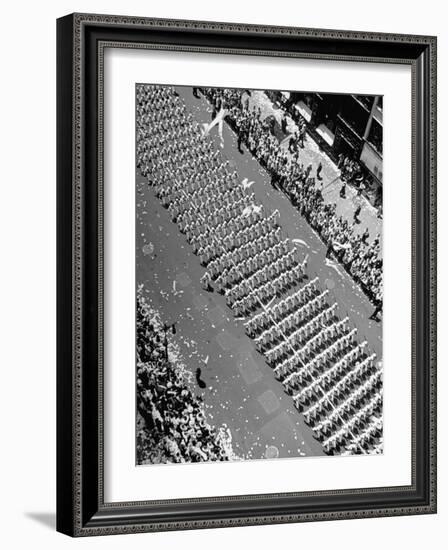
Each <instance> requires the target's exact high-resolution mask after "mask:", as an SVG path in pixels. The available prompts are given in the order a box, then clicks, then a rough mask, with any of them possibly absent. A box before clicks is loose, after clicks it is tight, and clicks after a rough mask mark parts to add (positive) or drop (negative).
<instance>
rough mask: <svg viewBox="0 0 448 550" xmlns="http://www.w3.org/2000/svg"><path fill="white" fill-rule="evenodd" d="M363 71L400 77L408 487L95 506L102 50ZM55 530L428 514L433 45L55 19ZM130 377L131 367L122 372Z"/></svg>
mask: <svg viewBox="0 0 448 550" xmlns="http://www.w3.org/2000/svg"><path fill="white" fill-rule="evenodd" d="M110 45H113V46H114V47H120V48H126V49H139V48H149V49H151V48H152V49H158V50H167V51H187V52H211V53H215V54H220V55H226V54H229V53H231V54H245V55H254V56H268V57H272V58H278V57H286V58H288V57H290V58H306V59H311V60H313V59H319V60H322V59H323V60H340V61H357V62H362V63H380V64H381V63H384V64H390V63H399V64H405V65H409V66H410V67H411V71H412V113H410V115H411V116H412V236H411V237H412V273H410V274H409V276H410V277H412V365H411V370H412V483H411V485H409V486H388V487H380V488H363V489H344V490H327V491H313V492H299V493H296V492H295V493H292V492H291V493H273V494H261V495H258V494H257V495H255V494H252V495H236V496H232V497H227V496H220V495H216V497H213V498H209V497H207V498H189V499H176V500H165V501H160V500H159V501H157V500H152V499H151V494H150V491H149V492H148V498H147V500H146V501H137V502H119V503H116V502H114V503H110V502H105V499H104V479H103V474H104V471H103V461H104V447H103V403H104V377H103V373H104V370H103V369H104V364H103V347H104V341H103V337H104V334H103V323H104V319H103V307H104V293H103V277H104V273H103V244H104V241H103V239H104V234H103V231H104V220H103V215H104V211H103V201H104V194H103V193H104V188H103V151H104V142H103V132H104V126H103V120H104V119H103V115H104V112H103V105H104V101H103V100H104V95H103V94H104V87H103V84H104V51H105V48H107V47H109V46H110ZM57 231H58V242H57V254H58V261H57V270H58V273H57V293H58V306H57V315H58V322H57V327H58V335H57V340H58V349H57V362H58V365H57V392H58V395H57V437H58V442H57V530H58V531H60V532H62V533H65V534H67V535H70V536H91V535H107V534H119V533H138V532H150V531H162V530H175V529H201V528H211V527H226V526H243V525H263V524H269V523H287V522H304V521H321V520H333V519H350V518H368V517H381V516H392V515H405V514H428V513H435V512H436V300H437V298H436V38H435V37H431V36H410V35H400V34H378V33H367V32H365V33H364V32H352V31H339V30H321V29H303V28H290V27H270V26H267V27H261V26H255V25H240V24H231V23H212V22H200V21H177V20H161V19H147V18H138V17H124V16H109V15H92V14H72V15H68V16H66V17H63V18H61V19H58V21H57ZM130 368H132V366H130Z"/></svg>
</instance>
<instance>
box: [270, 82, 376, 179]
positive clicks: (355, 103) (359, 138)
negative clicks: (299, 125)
mask: <svg viewBox="0 0 448 550" xmlns="http://www.w3.org/2000/svg"><path fill="white" fill-rule="evenodd" d="M281 97H282V102H283V103H284V105H285V106H286V107H287V109H288V110H289V111H290V112H291V114H292V115H295V116H298V115H301V116H303V117H304V118H305V120H306V121H307V123H308V131H309V132H310V133H311V134H312V135H313V137H314V138H315V139H316V141H317V142H318V143H319V145H320V146H321V147H322V148H323V149H324V150H325V151H326V152H327V153H328V154H329V155H330V156H331V157H332V158H333V159H334V160H337V159H338V157H339V155H340V154H341V153H342V154H343V155H344V156H348V157H350V158H352V159H354V160H356V161H358V162H359V163H360V164H361V166H362V167H363V168H364V169H365V171H366V174H367V175H368V176H369V179H371V183H372V184H374V185H382V180H383V98H382V96H361V95H349V94H322V93H307V92H305V93H297V92H291V93H289V92H283V93H282V94H281Z"/></svg>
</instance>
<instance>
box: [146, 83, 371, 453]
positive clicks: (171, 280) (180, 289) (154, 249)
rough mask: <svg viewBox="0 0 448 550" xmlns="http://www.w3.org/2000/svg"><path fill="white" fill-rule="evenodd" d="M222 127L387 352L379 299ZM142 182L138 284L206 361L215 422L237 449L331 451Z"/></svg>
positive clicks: (314, 260)
mask: <svg viewBox="0 0 448 550" xmlns="http://www.w3.org/2000/svg"><path fill="white" fill-rule="evenodd" d="M177 92H178V93H179V95H180V96H181V97H182V98H183V99H184V101H185V103H186V105H187V109H188V110H189V111H190V112H191V113H192V114H193V116H194V118H195V119H196V120H197V121H198V122H200V123H203V122H209V121H210V119H211V108H210V106H209V104H208V103H207V101H206V100H205V99H204V98H203V97H201V98H199V99H198V98H196V97H194V96H193V95H192V90H191V88H187V87H185V88H181V87H179V88H177ZM271 107H272V105H271ZM266 109H268V107H266ZM223 137H224V148H223V149H221V145H220V143H221V142H220V140H219V138H218V133H217V129H216V128H215V129H214V130H212V132H211V138H212V139H213V140H214V141H215V145H216V148H218V149H220V150H221V152H222V155H223V157H224V158H227V159H228V160H229V161H230V162H231V163H232V164H233V166H234V167H235V169H236V170H237V172H238V175H239V178H240V180H242V179H243V178H248V180H249V181H253V182H254V183H253V184H252V186H251V187H250V189H249V191H250V192H254V193H255V196H256V201H257V202H258V203H262V204H263V205H264V207H265V210H266V211H267V212H269V211H273V210H275V209H277V210H278V211H279V213H280V221H279V223H280V225H281V227H282V229H283V233H284V236H285V237H289V238H290V240H291V241H292V242H293V243H294V244H295V245H296V247H297V248H298V250H299V251H300V253H301V254H302V255H303V257H305V256H306V255H309V258H308V276H309V277H310V278H313V277H315V276H318V277H319V279H320V281H321V285H322V286H324V287H326V288H328V289H329V291H330V294H331V300H332V301H336V302H337V303H338V305H339V308H338V309H339V311H338V315H339V317H341V318H343V317H345V316H346V315H347V316H348V317H349V319H350V323H351V325H352V326H353V327H356V328H357V329H358V336H357V337H358V340H359V341H362V340H364V339H366V340H367V341H368V343H369V349H371V350H372V351H374V352H375V353H376V354H377V356H378V357H379V358H381V357H382V334H381V328H382V327H381V323H376V322H374V321H371V320H369V316H370V314H371V313H372V305H371V304H370V303H369V301H368V299H367V298H366V297H365V295H364V294H363V292H362V291H361V290H360V288H359V287H358V286H357V285H356V284H354V283H353V281H352V280H351V278H350V277H349V275H348V274H347V273H346V272H345V270H344V269H343V267H342V266H340V265H338V264H337V263H336V262H328V261H327V260H326V258H325V253H326V248H325V247H324V245H323V243H322V241H321V240H320V238H319V237H318V235H317V234H316V233H315V232H314V230H312V229H311V228H310V226H309V225H308V223H307V222H306V220H305V219H303V218H302V217H301V216H300V214H299V213H298V211H297V210H296V208H294V207H293V206H292V205H291V203H290V201H289V200H288V198H287V197H286V196H285V195H284V194H283V193H282V192H281V191H278V190H276V189H274V188H273V187H272V185H271V182H270V176H269V175H268V174H267V173H266V171H265V170H264V169H263V168H262V167H261V166H260V165H259V163H258V162H257V161H256V160H255V159H254V158H253V157H252V155H251V154H250V152H248V151H247V150H246V149H245V148H244V147H243V149H244V151H245V152H244V153H243V154H242V153H240V152H239V151H238V148H237V140H236V136H235V134H234V133H233V131H232V130H231V129H230V128H229V127H228V126H227V125H226V124H224V132H223ZM311 141H312V140H311V139H310V138H308V139H307V140H306V143H305V148H304V149H303V150H301V155H303V157H302V159H303V162H304V163H305V164H307V162H313V163H315V162H316V160H315V159H316V155H317V154H320V152H319V150H318V148H317V145H316V144H315V143H314V142H311ZM305 158H309V159H310V160H309V161H306V160H304V159H305ZM324 160H325V159H324ZM322 164H323V171H322V175H323V177H324V184H323V186H324V188H325V186H326V185H328V187H327V188H326V192H324V195H325V196H330V193H335V194H336V195H338V191H337V184H336V183H335V184H334V189H333V188H332V186H331V185H329V184H328V182H330V181H333V180H334V178H336V177H337V174H338V171H337V169H336V168H335V167H334V164H333V163H331V161H329V159H328V157H327V158H326V160H325V163H324V162H322ZM136 183H137V187H136V191H137V206H138V209H137V212H139V213H140V214H139V217H138V219H137V225H136V262H137V265H136V269H137V284H140V283H143V284H144V287H145V296H146V298H147V299H148V301H150V303H151V304H152V306H153V307H154V308H155V309H157V310H158V311H159V312H160V315H161V318H162V320H164V321H165V322H167V323H173V322H176V329H177V330H176V334H175V335H172V336H171V335H170V338H173V339H174V340H175V341H176V343H177V344H178V346H179V349H180V351H181V354H182V359H183V361H184V363H185V365H186V366H187V368H188V369H189V370H190V371H191V372H193V373H194V372H195V371H196V369H197V368H198V367H200V368H201V370H202V379H203V380H204V381H205V382H206V388H204V389H203V390H202V389H200V388H199V387H197V388H196V391H197V392H198V394H201V395H202V396H203V399H204V403H205V406H206V412H207V415H208V420H209V422H210V423H211V424H213V425H215V426H216V427H219V426H221V425H223V424H226V425H227V426H228V427H229V429H230V431H231V434H232V438H233V447H234V451H235V453H236V454H237V455H238V456H240V457H242V458H262V457H267V458H269V457H276V456H279V457H296V456H317V455H323V451H322V449H321V446H320V443H319V442H318V441H316V440H315V439H314V437H313V435H312V431H311V430H310V428H308V427H307V426H306V424H305V423H304V421H303V418H302V415H301V414H299V413H298V412H297V410H296V409H295V407H294V404H293V400H292V398H291V397H290V396H288V395H287V394H286V393H284V391H283V386H282V384H281V383H280V382H278V381H277V380H276V379H275V378H274V375H273V373H272V370H271V369H270V367H269V366H268V365H267V364H266V363H265V361H264V358H263V357H262V355H261V354H259V353H258V352H257V351H256V349H255V347H254V344H253V342H252V340H251V339H249V338H248V337H247V336H246V335H245V333H244V327H243V321H241V320H235V319H234V317H233V314H232V312H231V310H230V309H229V308H228V307H227V306H226V303H225V300H224V297H223V296H221V295H219V294H217V293H216V292H207V291H204V290H203V289H202V287H201V284H200V278H201V277H202V275H203V274H204V272H205V269H204V268H203V267H202V266H201V265H200V263H199V260H198V258H197V256H195V255H194V254H193V252H192V250H191V247H190V245H189V244H188V243H187V242H186V239H185V236H184V235H183V234H181V233H180V232H179V230H178V227H177V225H176V224H175V223H173V222H172V221H171V219H170V216H169V213H168V212H167V211H166V210H165V209H164V208H163V207H162V206H161V204H160V202H159V200H158V199H157V198H156V197H155V196H154V193H153V190H152V188H150V187H149V186H148V185H147V184H146V182H145V179H144V178H143V177H142V176H141V175H140V174H137V182H136ZM347 196H349V189H348V188H347ZM333 199H334V197H333ZM333 199H332V200H333ZM329 200H330V199H329ZM360 200H365V199H363V198H361V199H360ZM339 202H340V201H338V209H339V207H340V208H341V209H344V208H345V210H344V211H345V212H346V215H347V216H349V215H350V208H351V207H350V206H347V205H350V204H353V201H352V199H350V198H349V199H348V200H345V201H344V204H341V205H340V204H339ZM366 202H367V201H366ZM368 212H369V210H368V208H367V207H366V208H363V210H362V214H361V216H360V218H361V220H362V223H363V224H364V223H370V222H372V223H373V215H372V216H371V217H369V214H368ZM377 229H378V224H377ZM370 234H371V237H374V236H375V234H376V233H373V230H371V232H370Z"/></svg>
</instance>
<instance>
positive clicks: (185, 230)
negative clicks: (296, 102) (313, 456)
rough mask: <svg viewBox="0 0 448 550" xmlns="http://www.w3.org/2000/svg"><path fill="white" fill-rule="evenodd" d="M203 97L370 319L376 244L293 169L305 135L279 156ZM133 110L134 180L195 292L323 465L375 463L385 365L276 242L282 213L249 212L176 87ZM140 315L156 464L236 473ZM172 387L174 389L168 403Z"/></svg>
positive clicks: (255, 131) (238, 102)
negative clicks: (254, 356) (195, 270)
mask: <svg viewBox="0 0 448 550" xmlns="http://www.w3.org/2000/svg"><path fill="white" fill-rule="evenodd" d="M194 93H195V95H196V94H197V90H196V89H194ZM202 93H203V94H204V95H205V96H206V97H207V99H208V101H209V102H211V105H212V107H213V113H212V122H213V121H214V120H218V123H219V124H222V121H224V123H226V122H227V123H230V124H231V125H232V127H233V129H234V130H235V131H236V132H237V135H238V148H240V147H241V145H242V144H245V145H246V146H247V148H248V149H249V150H250V151H251V152H252V154H253V155H254V156H255V157H256V158H257V159H258V161H259V162H260V164H261V165H262V166H263V167H264V168H265V169H266V170H267V171H268V172H269V173H270V174H271V177H272V184H273V185H274V186H276V187H277V188H278V189H281V190H282V191H284V193H285V194H286V195H287V196H288V197H289V199H290V200H291V202H292V203H293V204H294V205H295V206H296V208H297V209H298V210H299V212H300V214H301V215H302V216H303V217H304V218H305V219H306V220H307V222H308V223H309V224H310V226H311V227H313V228H314V229H315V230H316V231H317V233H318V234H319V236H320V238H321V239H322V240H323V241H324V242H325V243H326V245H327V246H328V257H331V258H333V259H334V260H336V261H338V262H340V263H341V264H342V265H343V266H344V267H345V269H346V271H347V273H349V274H350V276H351V277H353V279H354V280H355V281H356V282H357V283H358V284H359V285H360V286H361V288H362V289H363V291H364V292H365V293H366V294H367V295H368V297H369V299H370V300H371V302H372V304H373V308H374V315H373V317H374V318H377V315H378V314H379V312H380V311H381V309H382V259H381V252H380V241H379V238H378V237H373V238H369V237H370V236H369V235H362V236H358V235H355V234H354V232H353V229H352V228H351V227H350V225H349V224H348V223H347V221H346V220H343V219H342V218H340V217H338V216H337V215H336V214H335V209H334V207H332V205H328V204H325V203H324V201H323V200H322V195H321V192H320V189H319V185H317V184H316V183H317V182H316V178H318V177H319V175H320V171H319V168H318V167H310V166H305V167H304V166H302V165H301V163H300V152H299V150H300V142H301V140H302V141H303V135H302V134H301V132H302V131H303V132H304V131H305V130H304V125H303V126H302V127H301V130H300V132H299V133H298V134H297V135H295V136H293V138H292V139H291V143H292V145H291V144H290V147H289V150H288V153H289V154H286V153H285V151H284V149H281V148H280V147H279V142H278V139H277V138H276V137H275V136H274V135H273V134H272V132H271V129H270V127H269V124H268V123H266V122H265V121H263V120H262V119H261V116H260V112H259V111H257V109H255V108H252V109H251V108H250V107H249V102H248V101H247V100H245V97H244V94H243V91H241V90H227V89H226V90H217V89H203V90H202ZM136 97H137V128H136V131H137V155H136V157H137V169H138V170H139V171H140V173H141V174H142V175H143V176H145V178H146V179H147V182H148V185H149V186H151V188H152V190H153V193H154V197H155V199H154V200H159V201H160V202H161V204H162V205H163V206H164V207H165V208H166V209H167V211H168V212H169V215H170V217H171V220H172V222H173V223H174V224H176V225H177V228H178V230H179V231H180V233H181V234H182V235H183V237H182V238H184V239H186V241H187V242H188V243H189V246H191V249H192V251H193V252H194V254H195V255H196V256H197V261H198V262H200V264H201V265H202V266H203V268H204V271H203V276H202V279H201V285H202V287H203V289H205V290H213V291H215V292H218V293H221V294H223V295H224V297H225V301H226V304H227V306H228V308H229V311H231V312H232V313H233V316H234V319H235V320H238V321H241V322H242V323H243V326H244V330H245V333H246V334H247V336H248V337H249V338H250V339H251V340H252V342H253V344H254V346H255V348H256V349H257V350H258V352H259V353H260V354H262V356H263V357H264V359H265V361H266V363H267V364H268V365H269V367H270V368H271V369H272V377H273V380H274V381H275V383H276V384H281V385H282V387H283V389H284V392H286V394H288V395H290V396H291V398H292V400H293V403H294V406H295V408H296V410H297V415H302V417H303V419H304V421H305V423H306V424H307V425H308V426H309V428H310V429H311V430H312V432H313V435H314V438H315V439H316V440H317V441H319V442H320V444H321V446H322V449H323V451H324V453H326V454H328V455H336V454H337V455H340V454H347V455H349V454H376V453H381V452H382V445H383V426H382V410H383V402H382V392H383V387H382V384H383V376H382V363H381V361H380V360H379V359H378V358H377V356H376V354H375V353H374V352H373V351H372V350H371V349H370V348H369V343H368V341H367V340H366V339H365V338H362V337H360V335H359V334H358V328H357V327H356V326H355V325H354V324H353V322H352V320H351V319H350V318H349V316H346V315H344V316H343V315H341V313H340V308H339V306H338V303H337V302H336V300H335V297H334V296H333V295H332V292H331V290H329V289H328V288H325V286H324V285H323V283H321V281H320V279H319V277H312V278H311V277H310V275H309V273H308V269H307V264H308V261H309V256H308V253H304V252H303V251H302V250H301V249H298V248H297V247H295V245H294V243H293V242H292V241H291V240H290V239H289V238H288V237H287V236H286V235H285V233H284V230H283V228H282V220H281V217H280V215H279V212H278V211H277V210H273V211H269V210H268V208H266V207H265V206H264V205H263V204H261V203H259V202H257V199H256V195H255V194H254V193H253V192H252V191H251V187H250V184H249V183H248V182H247V181H245V180H244V179H243V178H242V176H241V174H238V173H237V170H236V169H235V168H234V167H233V166H232V165H231V164H230V163H229V162H228V161H227V160H224V158H223V156H222V153H221V151H220V148H219V147H216V145H215V143H214V142H213V140H212V139H210V137H209V132H210V127H211V126H212V124H209V125H201V124H199V123H198V122H197V121H195V120H194V118H193V117H192V115H191V113H190V112H188V110H187V108H186V105H185V103H184V101H183V100H182V98H181V97H180V96H179V94H177V93H176V90H175V89H174V88H173V87H170V86H157V85H147V84H144V85H138V87H137V96H136ZM220 136H221V139H222V128H221V130H220ZM294 140H295V141H294ZM313 168H314V171H316V169H317V174H316V178H314V177H312V176H311V173H312V170H313ZM354 223H356V222H354ZM179 237H181V235H179ZM139 299H141V298H139ZM139 307H140V309H141V303H140V306H138V308H137V309H138V310H139ZM143 309H144V308H143ZM142 311H143V310H142ZM144 311H146V314H143V313H141V314H140V317H139V318H138V319H137V323H138V327H140V328H139V329H138V331H137V349H138V358H139V364H138V375H137V380H138V381H137V392H138V396H139V399H138V403H139V411H140V413H141V416H142V419H143V421H144V422H146V433H147V434H151V433H158V434H159V439H160V440H163V445H162V447H163V449H165V451H164V452H165V453H166V456H165V457H164V459H163V460H162V459H159V460H158V461H174V462H185V461H186V462H188V461H206V460H232V459H236V457H235V456H234V455H233V454H232V452H231V450H230V446H229V445H228V444H226V443H225V441H226V440H225V439H222V436H219V432H218V431H214V429H213V428H211V427H210V426H209V425H208V424H207V423H206V422H205V419H204V418H203V412H202V410H201V407H200V403H199V402H197V401H196V400H195V398H194V397H193V396H192V394H191V392H189V391H188V389H187V387H183V385H182V384H183V383H182V380H180V379H179V378H178V376H177V375H176V372H175V368H174V367H173V364H172V361H171V362H170V361H169V360H168V357H166V356H163V353H162V351H161V350H162V343H161V339H160V338H157V337H155V336H154V334H153V333H154V332H157V331H156V330H155V324H154V323H152V325H151V323H149V322H148V319H147V316H148V309H147V308H146V309H144ZM142 327H144V328H142ZM159 332H160V331H159ZM147 340H149V342H150V343H149V344H148V343H147ZM154 342H156V343H154ZM148 346H149V348H150V351H147V350H148ZM155 352H157V353H156V355H157V354H159V355H158V356H157V357H156V356H155V355H154V353H155ZM168 385H170V388H172V387H173V386H176V388H177V389H176V390H174V389H170V390H169V391H168V390H167V389H166V388H167V387H168ZM173 392H174V393H173ZM169 396H172V397H169ZM182 399H184V400H185V404H182ZM186 411H189V412H186ZM182 422H183V423H184V424H185V425H186V426H188V428H185V429H183V426H184V424H182ZM148 426H149V427H148ZM181 428H182V429H181ZM192 434H194V435H192ZM150 437H153V438H154V437H155V436H150ZM223 441H224V443H223ZM148 461H151V459H150V458H149V459H148Z"/></svg>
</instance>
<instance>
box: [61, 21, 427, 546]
mask: <svg viewBox="0 0 448 550" xmlns="http://www.w3.org/2000/svg"><path fill="white" fill-rule="evenodd" d="M57 41H58V43H57V46H58V60H57V71H58V78H57V86H58V104H57V118H58V127H57V132H58V136H57V141H58V155H57V156H58V166H57V179H58V202H57V206H58V446H57V449H58V460H57V464H58V472H57V476H58V491H57V500H58V502H57V528H58V530H59V531H61V532H63V533H66V534H69V535H71V536H88V535H105V534H114V533H135V532H146V531H158V530H169V529H195V528H209V527H224V526H236V525H258V524H265V523H284V522H300V521H313V520H330V519H339V518H365V517H372V516H376V517H378V516H390V515H399V514H423V513H434V512H435V511H436V433H435V426H436V413H435V407H436V402H435V400H436V372H435V369H436V365H435V363H436V233H435V232H436V229H435V217H436V207H435V201H436V168H435V166H436V164H435V163H436V160H435V159H436V142H435V139H436V137H435V136H436V134H435V131H436V39H435V38H434V37H427V36H405V35H390V34H373V33H361V32H350V31H332V30H316V29H301V28H289V27H259V26H253V25H239V24H238V25H237V24H229V23H211V22H207V23H206V22H198V21H173V20H159V19H145V18H135V17H122V16H108V15H107V16H106V15H91V14H73V15H69V16H67V17H63V18H61V19H59V20H58V22H57Z"/></svg>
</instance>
